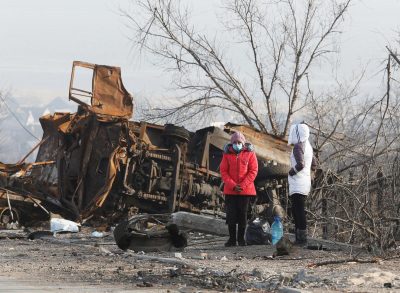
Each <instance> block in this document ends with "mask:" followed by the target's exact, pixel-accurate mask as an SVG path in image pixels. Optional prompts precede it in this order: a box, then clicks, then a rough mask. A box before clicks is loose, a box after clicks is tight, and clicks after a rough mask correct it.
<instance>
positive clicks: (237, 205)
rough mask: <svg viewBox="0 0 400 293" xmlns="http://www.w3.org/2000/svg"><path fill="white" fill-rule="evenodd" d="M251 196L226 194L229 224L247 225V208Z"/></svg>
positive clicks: (227, 221)
mask: <svg viewBox="0 0 400 293" xmlns="http://www.w3.org/2000/svg"><path fill="white" fill-rule="evenodd" d="M249 201H250V196H242V195H226V196H225V206H226V223H227V224H228V225H235V224H238V225H239V226H242V227H246V224H247V209H248V207H249Z"/></svg>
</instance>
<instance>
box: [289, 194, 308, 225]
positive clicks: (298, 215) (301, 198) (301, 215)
mask: <svg viewBox="0 0 400 293" xmlns="http://www.w3.org/2000/svg"><path fill="white" fill-rule="evenodd" d="M291 197H292V214H293V218H294V226H295V227H296V229H299V230H306V228H307V220H306V212H305V199H306V196H305V195H304V194H300V193H294V194H292V195H291Z"/></svg>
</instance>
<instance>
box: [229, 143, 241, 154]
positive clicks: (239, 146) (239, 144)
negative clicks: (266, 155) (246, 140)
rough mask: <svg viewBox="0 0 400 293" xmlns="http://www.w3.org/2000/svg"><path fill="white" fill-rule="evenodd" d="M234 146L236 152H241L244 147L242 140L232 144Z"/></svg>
mask: <svg viewBox="0 0 400 293" xmlns="http://www.w3.org/2000/svg"><path fill="white" fill-rule="evenodd" d="M232 147H233V149H234V150H235V151H236V152H240V151H241V150H242V148H243V144H242V143H241V142H236V143H233V144H232Z"/></svg>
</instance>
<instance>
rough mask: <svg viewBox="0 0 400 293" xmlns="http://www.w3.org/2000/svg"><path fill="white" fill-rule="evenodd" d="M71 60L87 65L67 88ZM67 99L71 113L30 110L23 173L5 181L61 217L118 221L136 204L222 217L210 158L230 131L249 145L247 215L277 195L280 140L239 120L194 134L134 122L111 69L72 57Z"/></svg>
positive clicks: (284, 164) (282, 168)
mask: <svg viewBox="0 0 400 293" xmlns="http://www.w3.org/2000/svg"><path fill="white" fill-rule="evenodd" d="M78 68H84V69H87V70H90V71H91V73H92V80H91V90H86V89H81V88H78V87H77V86H76V76H75V72H76V70H77V69H78ZM69 99H70V100H72V101H74V102H76V103H77V104H78V109H77V112H76V113H54V114H49V115H45V116H43V117H41V118H40V123H41V126H42V128H43V138H42V141H41V142H40V143H39V145H38V146H37V147H38V154H37V158H36V162H35V163H33V165H32V166H31V168H30V169H29V172H26V173H25V174H24V175H23V176H19V177H18V178H15V180H13V182H12V184H8V185H7V188H9V189H10V190H13V191H15V192H19V193H21V194H25V195H29V196H30V197H33V198H35V199H36V200H39V201H40V202H41V203H42V204H43V205H44V206H45V207H49V205H50V208H54V207H57V208H59V209H60V211H61V212H62V213H63V214H64V216H65V217H67V218H70V219H72V220H82V219H85V218H88V217H91V216H94V215H95V216H96V215H97V216H105V217H107V218H108V219H110V220H112V219H120V218H121V217H126V215H131V214H135V213H138V212H146V213H158V214H160V213H172V212H176V211H188V212H192V213H205V214H213V215H220V216H222V217H223V215H224V197H223V194H222V192H221V190H222V189H221V187H222V184H223V183H222V181H221V176H220V174H219V164H220V162H221V159H222V155H223V147H224V145H225V144H226V143H227V142H228V141H229V138H230V135H231V133H232V132H234V131H241V132H243V133H244V134H245V136H246V138H248V140H249V141H250V142H251V143H253V144H254V145H255V150H256V155H257V159H258V163H259V173H258V176H257V178H256V182H255V183H256V188H257V199H256V201H255V202H254V203H253V205H252V212H253V213H257V214H260V213H264V214H265V215H266V216H267V217H268V216H269V217H271V216H272V213H273V212H282V211H273V209H274V208H279V207H280V204H281V203H284V201H285V200H287V195H286V193H287V188H286V186H287V182H286V176H287V172H288V170H289V152H290V149H289V147H288V146H287V143H286V141H284V140H282V139H280V138H278V137H274V136H271V135H267V134H265V133H262V132H259V131H258V130H256V129H253V128H251V127H248V126H244V125H235V124H232V123H228V124H226V125H225V126H224V128H223V129H221V128H218V127H206V128H203V129H199V130H197V131H195V132H191V131H188V130H186V129H185V128H184V127H180V126H175V125H173V124H166V125H157V124H151V123H147V122H134V121H130V120H129V119H130V118H131V117H132V113H133V102H132V97H131V95H130V94H129V93H128V92H127V91H126V89H125V88H124V86H123V83H122V79H121V71H120V68H118V67H111V66H104V65H96V64H89V63H84V62H78V61H75V62H74V63H73V67H72V74H71V81H70V89H69Z"/></svg>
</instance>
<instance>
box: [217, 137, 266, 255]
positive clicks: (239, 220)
mask: <svg viewBox="0 0 400 293" xmlns="http://www.w3.org/2000/svg"><path fill="white" fill-rule="evenodd" d="M220 170H221V177H222V180H223V181H224V194H225V204H226V223H227V224H228V229H229V240H228V241H227V242H226V243H225V246H227V247H229V246H235V245H236V240H237V242H238V244H239V245H240V246H245V245H246V242H245V240H244V231H245V229H246V224H247V209H248V206H249V200H250V197H252V196H256V188H255V186H254V179H255V178H256V176H257V172H258V163H257V158H256V154H255V153H254V147H253V145H252V144H250V143H246V139H245V137H244V135H243V134H242V133H241V132H235V133H233V134H232V136H231V143H229V144H227V145H225V148H224V155H223V157H222V162H221V165H220ZM236 224H237V225H238V229H237V238H236Z"/></svg>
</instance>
